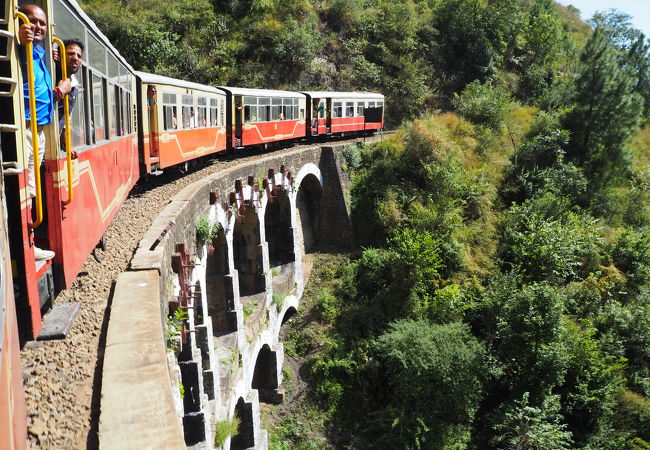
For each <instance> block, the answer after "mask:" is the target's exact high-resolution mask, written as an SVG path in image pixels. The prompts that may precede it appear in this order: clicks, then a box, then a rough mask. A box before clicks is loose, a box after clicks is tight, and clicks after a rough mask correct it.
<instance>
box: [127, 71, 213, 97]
mask: <svg viewBox="0 0 650 450" xmlns="http://www.w3.org/2000/svg"><path fill="white" fill-rule="evenodd" d="M135 73H136V75H137V76H138V77H140V79H141V80H142V82H143V83H152V84H167V85H169V86H176V87H181V88H186V89H196V90H201V91H206V92H212V93H213V94H221V95H224V93H223V91H222V90H220V89H217V88H214V87H212V86H208V85H206V84H199V83H193V82H191V81H185V80H178V79H176V78H170V77H163V76H162V75H154V74H152V73H145V72H135Z"/></svg>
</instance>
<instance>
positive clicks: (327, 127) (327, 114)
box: [325, 98, 332, 134]
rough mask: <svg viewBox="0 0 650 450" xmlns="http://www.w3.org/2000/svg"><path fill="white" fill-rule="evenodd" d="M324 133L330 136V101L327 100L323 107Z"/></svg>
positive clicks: (329, 99)
mask: <svg viewBox="0 0 650 450" xmlns="http://www.w3.org/2000/svg"><path fill="white" fill-rule="evenodd" d="M325 133H326V134H332V99H331V98H328V99H327V104H326V106H325Z"/></svg>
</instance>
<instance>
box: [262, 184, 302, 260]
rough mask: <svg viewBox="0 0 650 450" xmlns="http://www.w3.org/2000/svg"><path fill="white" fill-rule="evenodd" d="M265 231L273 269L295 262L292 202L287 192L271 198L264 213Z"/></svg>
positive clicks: (281, 192)
mask: <svg viewBox="0 0 650 450" xmlns="http://www.w3.org/2000/svg"><path fill="white" fill-rule="evenodd" d="M264 229H265V230H266V243H267V244H268V248H269V261H270V263H271V267H277V266H282V265H284V264H289V263H292V262H294V261H295V260H296V257H295V254H294V248H293V228H292V227H291V202H290V200H289V195H288V194H287V192H286V191H281V190H278V191H277V192H276V193H275V194H274V195H272V196H269V201H268V203H267V205H266V211H265V213H264Z"/></svg>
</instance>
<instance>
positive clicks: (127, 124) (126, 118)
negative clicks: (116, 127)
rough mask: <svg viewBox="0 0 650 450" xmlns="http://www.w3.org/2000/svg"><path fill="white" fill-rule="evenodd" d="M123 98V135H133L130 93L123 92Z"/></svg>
mask: <svg viewBox="0 0 650 450" xmlns="http://www.w3.org/2000/svg"><path fill="white" fill-rule="evenodd" d="M121 93H122V96H121V100H122V101H121V103H120V104H121V105H122V112H121V117H122V134H130V133H131V120H130V119H131V116H130V115H129V93H128V92H126V91H125V90H122V91H121Z"/></svg>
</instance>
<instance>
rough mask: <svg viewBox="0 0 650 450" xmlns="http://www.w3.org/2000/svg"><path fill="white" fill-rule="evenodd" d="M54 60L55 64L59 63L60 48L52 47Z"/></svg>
mask: <svg viewBox="0 0 650 450" xmlns="http://www.w3.org/2000/svg"><path fill="white" fill-rule="evenodd" d="M52 59H53V60H54V62H59V47H58V46H56V47H54V46H52Z"/></svg>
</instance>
